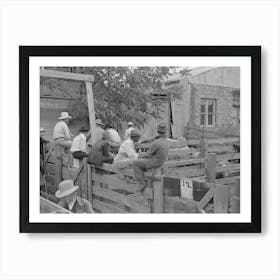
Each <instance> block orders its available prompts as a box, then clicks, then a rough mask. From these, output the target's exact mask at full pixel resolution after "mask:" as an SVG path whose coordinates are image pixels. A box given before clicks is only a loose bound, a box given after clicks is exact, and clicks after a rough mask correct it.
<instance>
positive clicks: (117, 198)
mask: <svg viewBox="0 0 280 280" xmlns="http://www.w3.org/2000/svg"><path fill="white" fill-rule="evenodd" d="M92 192H93V194H94V195H98V196H100V197H104V198H106V199H109V200H112V201H114V202H118V203H120V204H123V205H125V206H127V207H129V208H133V209H135V210H136V211H138V212H139V213H150V212H151V210H150V208H149V207H147V206H145V205H142V204H140V203H138V202H137V201H135V200H133V199H131V198H129V196H125V195H122V194H119V193H117V192H113V191H109V190H105V189H102V188H96V187H94V188H93V189H92Z"/></svg>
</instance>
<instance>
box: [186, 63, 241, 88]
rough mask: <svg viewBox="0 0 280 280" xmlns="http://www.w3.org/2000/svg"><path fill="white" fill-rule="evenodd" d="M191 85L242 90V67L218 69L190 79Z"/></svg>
mask: <svg viewBox="0 0 280 280" xmlns="http://www.w3.org/2000/svg"><path fill="white" fill-rule="evenodd" d="M189 80H190V82H191V83H194V84H203V85H209V86H221V87H229V88H235V89H239V88H240V67H217V68H214V69H211V70H209V71H206V72H203V73H201V74H199V75H197V76H194V77H190V78H189Z"/></svg>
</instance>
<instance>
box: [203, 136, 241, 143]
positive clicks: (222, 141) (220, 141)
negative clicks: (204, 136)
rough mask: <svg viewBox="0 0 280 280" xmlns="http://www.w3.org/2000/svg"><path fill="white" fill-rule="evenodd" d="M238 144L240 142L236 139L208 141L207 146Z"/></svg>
mask: <svg viewBox="0 0 280 280" xmlns="http://www.w3.org/2000/svg"><path fill="white" fill-rule="evenodd" d="M238 142H240V138H237V137H232V138H217V139H208V144H230V143H238Z"/></svg>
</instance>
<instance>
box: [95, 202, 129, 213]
mask: <svg viewBox="0 0 280 280" xmlns="http://www.w3.org/2000/svg"><path fill="white" fill-rule="evenodd" d="M92 207H93V209H97V210H99V211H100V212H101V213H122V214H125V213H126V214H128V213H129V212H127V211H125V210H123V209H121V208H118V207H116V206H113V205H110V204H108V203H105V202H102V201H99V200H97V199H94V200H93V201H92Z"/></svg>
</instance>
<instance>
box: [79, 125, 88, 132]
mask: <svg viewBox="0 0 280 280" xmlns="http://www.w3.org/2000/svg"><path fill="white" fill-rule="evenodd" d="M79 131H81V132H82V131H88V128H87V127H84V126H81V128H80V129H79Z"/></svg>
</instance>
